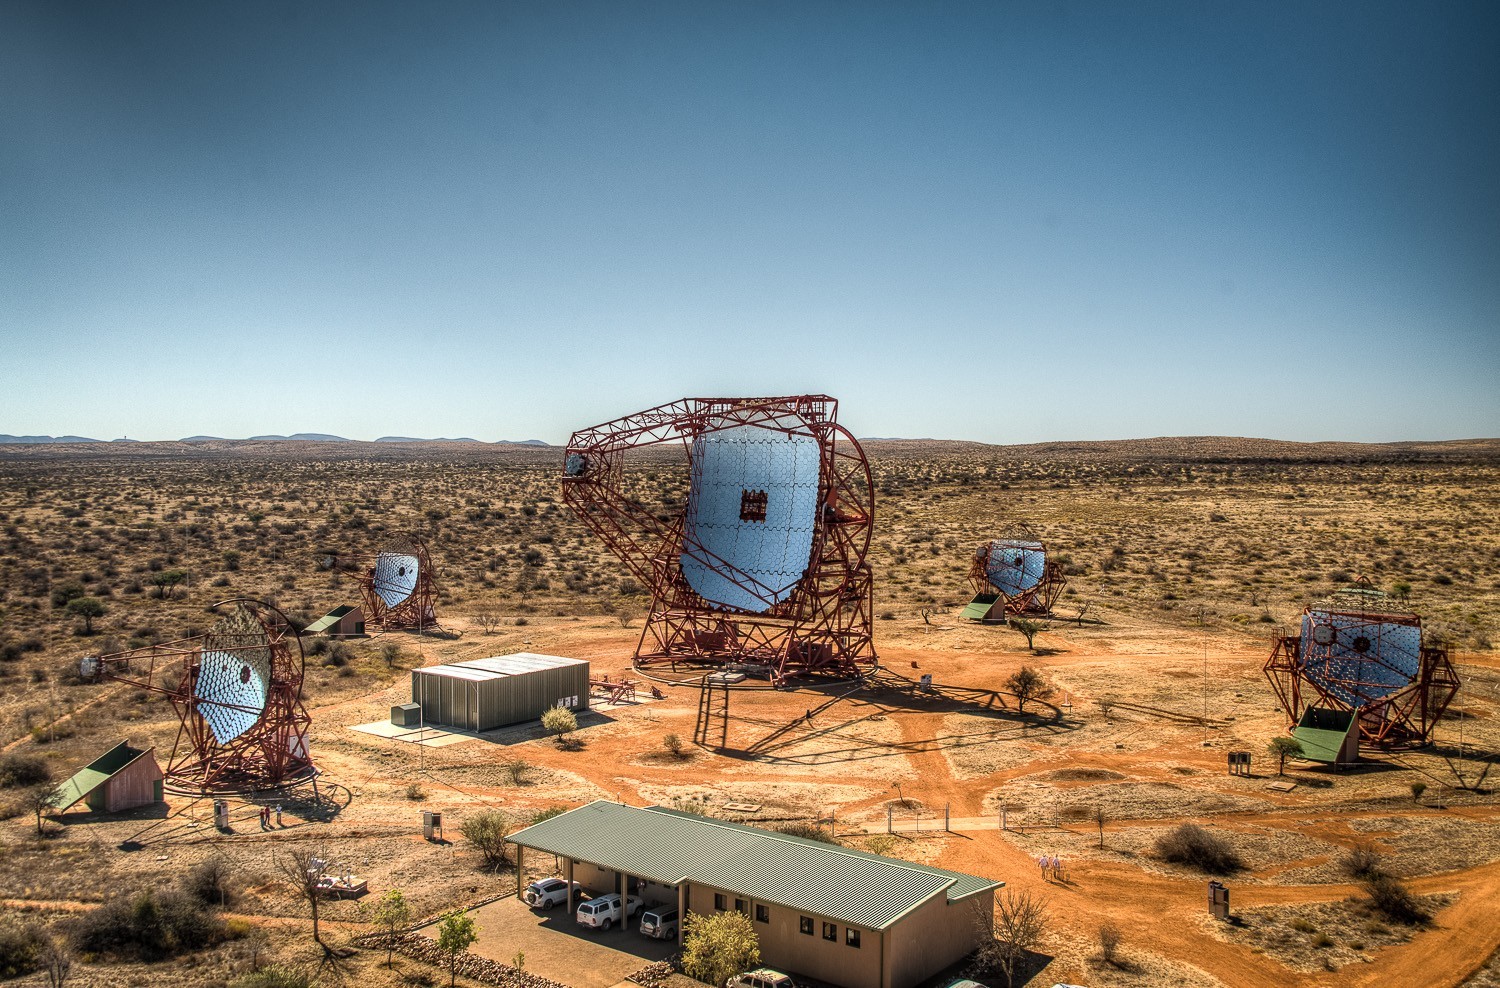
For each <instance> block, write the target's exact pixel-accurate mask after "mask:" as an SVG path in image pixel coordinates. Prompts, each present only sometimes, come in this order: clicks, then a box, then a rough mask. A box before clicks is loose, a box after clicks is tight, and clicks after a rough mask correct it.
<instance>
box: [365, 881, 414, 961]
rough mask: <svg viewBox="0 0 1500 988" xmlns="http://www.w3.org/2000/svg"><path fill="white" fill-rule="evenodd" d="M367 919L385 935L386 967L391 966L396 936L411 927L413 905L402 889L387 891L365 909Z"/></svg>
mask: <svg viewBox="0 0 1500 988" xmlns="http://www.w3.org/2000/svg"><path fill="white" fill-rule="evenodd" d="M364 911H365V916H366V918H367V919H368V920H369V921H370V922H371V923H373V924H374V925H376V926H378V927H379V928H380V930H381V932H383V933H384V934H385V966H386V967H390V966H391V955H392V953H393V952H394V951H395V949H396V934H397V933H400V932H401V931H402V930H404V929H406V927H408V926H410V925H411V903H409V902H407V901H406V896H404V895H402V894H401V890H400V889H386V890H385V891H384V892H383V893H381V896H380V898H378V899H376V900H375V902H374V903H373V904H371V905H369V906H365V907H364Z"/></svg>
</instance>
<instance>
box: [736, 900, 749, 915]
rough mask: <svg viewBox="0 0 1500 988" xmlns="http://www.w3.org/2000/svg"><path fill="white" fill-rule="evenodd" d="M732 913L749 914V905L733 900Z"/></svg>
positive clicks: (742, 901) (743, 901)
mask: <svg viewBox="0 0 1500 988" xmlns="http://www.w3.org/2000/svg"><path fill="white" fill-rule="evenodd" d="M734 911H735V912H737V913H749V912H750V904H749V903H748V902H746V901H745V900H744V899H735V900H734Z"/></svg>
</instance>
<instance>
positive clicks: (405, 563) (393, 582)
mask: <svg viewBox="0 0 1500 988" xmlns="http://www.w3.org/2000/svg"><path fill="white" fill-rule="evenodd" d="M418 565H419V563H418V560H417V557H416V556H411V555H407V554H406V553H401V552H382V553H381V554H380V555H378V556H376V557H375V579H374V587H375V592H376V593H377V594H379V595H380V599H381V600H383V601H385V606H387V607H396V606H397V605H399V604H400V603H401V602H402V601H403V600H406V599H407V598H408V597H410V596H411V595H412V592H413V591H414V590H416V589H417V566H418Z"/></svg>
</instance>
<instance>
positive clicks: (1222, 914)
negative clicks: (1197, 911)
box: [1208, 882, 1229, 921]
mask: <svg viewBox="0 0 1500 988" xmlns="http://www.w3.org/2000/svg"><path fill="white" fill-rule="evenodd" d="M1208 914H1209V915H1210V916H1212V917H1213V918H1214V919H1222V920H1225V921H1228V919H1229V886H1227V885H1225V884H1223V883H1222V882H1209V883H1208Z"/></svg>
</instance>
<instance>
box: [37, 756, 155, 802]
mask: <svg viewBox="0 0 1500 988" xmlns="http://www.w3.org/2000/svg"><path fill="white" fill-rule="evenodd" d="M155 750H156V749H155V748H132V747H131V746H130V745H128V744H126V743H125V742H124V741H121V742H120V743H119V744H117V745H115V746H114V747H113V748H111V749H109V750H108V751H106V752H105V753H104V754H102V755H100V756H99V757H98V758H95V759H94V760H93V761H91V762H89V763H88V765H86V766H84V767H83V768H81V769H79V770H78V771H77V772H75V773H73V777H72V778H70V779H69V780H68V781H67V782H64V783H63V784H62V785H60V786H58V787H57V793H56V795H54V796H53V799H52V806H53V807H54V808H55V809H56V810H58V811H59V812H61V811H63V810H66V809H68V808H69V807H71V806H73V805H74V804H75V803H77V802H78V801H79V800H82V799H86V798H88V795H89V794H90V793H91V792H93V791H94V790H95V789H98V788H99V787H100V786H102V785H103V784H104V783H106V782H108V781H109V780H110V779H112V778H114V777H115V776H116V775H118V774H119V773H120V772H122V771H124V770H125V769H126V768H129V767H130V766H131V765H133V764H135V760H136V759H137V758H143V757H145V756H146V755H149V754H151V753H152V752H153V751H155Z"/></svg>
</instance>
